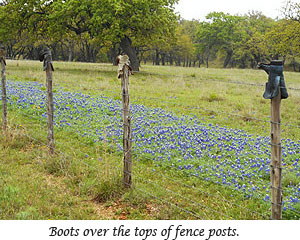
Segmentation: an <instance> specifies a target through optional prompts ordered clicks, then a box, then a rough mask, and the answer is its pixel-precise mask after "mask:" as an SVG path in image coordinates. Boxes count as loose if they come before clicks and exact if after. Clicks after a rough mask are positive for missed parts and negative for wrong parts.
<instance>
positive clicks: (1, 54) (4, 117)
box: [0, 47, 7, 131]
mask: <svg viewBox="0 0 300 240" xmlns="http://www.w3.org/2000/svg"><path fill="white" fill-rule="evenodd" d="M0 51H1V52H0V59H1V85H2V108H3V109H2V110H3V111H2V128H3V131H6V130H7V97H6V76H5V66H6V62H5V55H6V52H5V49H4V48H3V47H2V48H1V50H0Z"/></svg>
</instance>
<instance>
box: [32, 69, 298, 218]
mask: <svg viewBox="0 0 300 240" xmlns="http://www.w3.org/2000/svg"><path fill="white" fill-rule="evenodd" d="M168 76H170V75H168ZM222 82H223V81H222ZM226 83H229V82H226ZM230 83H231V84H243V85H257V84H252V83H246V84H245V83H240V82H230ZM257 86H258V85H257ZM259 86H264V85H259ZM293 90H300V89H293ZM122 95H123V96H125V95H128V94H126V93H125V94H124V93H122ZM145 99H149V100H154V99H155V100H158V101H160V102H165V103H170V104H176V105H177V106H182V107H184V108H190V109H201V110H204V111H209V112H215V113H221V114H222V115H224V114H226V115H232V116H235V117H242V118H246V119H251V120H256V121H261V122H266V123H271V124H272V125H277V126H280V125H284V126H290V127H295V128H300V126H298V125H291V124H282V123H280V121H274V120H271V121H270V120H265V119H259V118H255V117H248V116H242V115H239V114H232V113H227V112H225V111H217V110H208V109H206V108H202V107H193V106H186V105H183V104H178V103H173V102H168V101H161V99H159V98H145ZM121 111H122V112H123V113H124V112H125V111H127V112H129V110H126V109H125V108H123V109H121ZM48 116H52V117H53V116H54V113H52V114H51V113H48ZM123 126H124V127H125V126H128V124H126V123H124V124H123ZM152 133H153V134H156V136H158V135H157V132H155V131H153V132H152ZM33 139H34V138H33ZM126 139H127V140H131V137H128V138H126V137H123V141H124V140H126ZM35 140H36V141H38V142H40V143H42V142H41V141H39V140H37V139H35ZM43 144H44V143H43ZM61 144H63V143H61ZM162 144H163V145H164V143H163V142H162ZM47 145H48V147H49V141H48V144H47ZM271 145H272V144H271ZM164 146H165V145H164ZM50 149H51V146H50ZM129 150H130V149H127V150H125V151H124V155H125V156H126V155H128V153H129ZM79 151H80V150H79ZM59 152H60V151H59ZM80 152H81V151H80ZM81 153H83V152H81ZM60 154H63V155H64V156H65V157H66V155H65V154H64V153H63V152H60ZM83 154H84V153H83ZM65 159H66V158H65ZM82 162H83V163H84V164H87V163H86V162H85V161H82ZM131 162H132V161H131V160H130V161H129V160H126V159H125V158H124V165H125V164H127V163H131ZM229 162H231V163H233V162H232V161H229ZM87 166H89V167H91V168H94V169H96V170H97V168H96V167H94V166H91V165H89V164H87ZM116 169H117V168H116ZM281 169H282V168H281ZM125 173H126V174H128V176H130V178H131V177H132V173H131V170H130V171H129V170H126V169H124V174H125ZM192 176H193V175H192ZM135 177H137V178H140V179H142V178H141V177H138V176H135ZM196 177H198V178H199V176H196ZM205 180H206V179H205ZM149 181H150V182H149ZM149 181H147V182H148V183H150V184H151V185H157V186H159V185H158V184H156V183H155V182H153V181H151V180H149ZM251 182H253V181H251ZM261 182H262V180H261ZM213 183H214V182H213ZM130 184H131V182H130V183H129V182H127V183H125V185H127V186H130ZM215 184H216V183H215ZM161 188H162V187H161ZM271 188H272V189H277V190H278V189H281V187H279V188H278V187H274V186H272V185H271ZM137 190H141V189H138V188H137ZM165 190H166V191H167V192H171V193H173V194H175V195H177V196H179V197H181V198H183V199H186V200H189V201H190V202H192V203H193V204H197V205H198V206H200V205H201V204H200V203H197V202H194V201H193V200H191V199H189V198H187V197H185V196H182V195H181V194H179V193H177V192H174V191H172V190H170V189H168V188H166V189H165ZM142 191H143V192H144V193H146V194H150V195H152V197H154V198H156V199H158V200H160V201H162V202H165V203H167V204H169V205H171V206H173V207H177V208H179V209H181V210H182V211H185V212H187V213H189V214H191V215H193V216H194V217H200V215H197V214H196V213H193V212H191V211H188V210H186V209H184V208H181V207H179V206H177V204H173V203H171V202H168V201H165V200H163V199H161V198H159V197H157V196H155V195H153V194H151V193H149V192H147V191H144V190H142ZM252 196H253V195H252ZM257 196H261V195H259V194H258V195H257ZM254 197H255V196H254ZM271 203H272V206H278V205H280V206H281V204H278V203H274V202H271ZM240 207H241V206H240ZM206 208H208V207H206ZM248 210H249V211H252V210H250V209H248ZM288 210H291V209H288ZM212 211H214V212H217V213H220V212H218V211H216V210H214V209H212ZM294 212H296V213H299V212H297V211H294ZM252 213H253V212H252ZM258 214H259V213H258ZM222 215H223V216H225V215H224V213H222ZM259 215H261V216H263V215H262V214H259ZM226 217H228V216H226Z"/></svg>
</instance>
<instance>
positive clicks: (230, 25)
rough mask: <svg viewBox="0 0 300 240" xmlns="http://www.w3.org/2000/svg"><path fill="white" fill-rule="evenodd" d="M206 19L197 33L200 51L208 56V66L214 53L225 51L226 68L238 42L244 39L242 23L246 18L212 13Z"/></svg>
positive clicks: (224, 65)
mask: <svg viewBox="0 0 300 240" xmlns="http://www.w3.org/2000/svg"><path fill="white" fill-rule="evenodd" d="M206 19H207V21H206V22H202V24H200V26H199V29H198V32H197V37H198V41H199V44H200V50H201V51H202V52H203V53H204V54H205V55H206V59H207V64H208V59H209V56H210V55H211V53H212V52H214V53H216V52H217V51H223V52H224V53H225V59H224V64H223V67H224V68H226V67H227V65H228V64H229V62H230V60H231V58H232V56H233V53H234V50H235V44H236V42H238V41H239V40H240V39H241V38H242V37H241V34H242V32H241V29H240V23H241V22H242V21H243V20H244V18H243V17H240V16H232V15H229V14H225V13H223V12H212V13H209V14H208V15H207V16H206ZM201 45H202V47H201Z"/></svg>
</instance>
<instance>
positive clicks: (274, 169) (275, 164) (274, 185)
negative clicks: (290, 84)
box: [271, 88, 282, 220]
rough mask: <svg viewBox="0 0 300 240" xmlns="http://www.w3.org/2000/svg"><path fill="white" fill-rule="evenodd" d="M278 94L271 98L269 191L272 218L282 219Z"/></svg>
mask: <svg viewBox="0 0 300 240" xmlns="http://www.w3.org/2000/svg"><path fill="white" fill-rule="evenodd" d="M280 103H281V95H280V88H279V94H278V95H277V96H276V97H275V98H273V99H271V192H272V194H271V195H272V197H271V199H272V219H274V220H280V219H282V189H281V177H282V164H281V125H280V121H281V120H280Z"/></svg>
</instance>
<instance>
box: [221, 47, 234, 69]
mask: <svg viewBox="0 0 300 240" xmlns="http://www.w3.org/2000/svg"><path fill="white" fill-rule="evenodd" d="M226 53H227V56H226V58H225V61H224V64H223V67H224V68H226V67H227V65H228V64H229V62H230V60H231V57H232V54H233V51H232V50H231V49H230V50H227V51H226Z"/></svg>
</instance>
